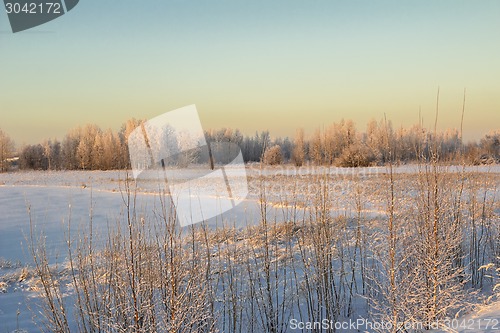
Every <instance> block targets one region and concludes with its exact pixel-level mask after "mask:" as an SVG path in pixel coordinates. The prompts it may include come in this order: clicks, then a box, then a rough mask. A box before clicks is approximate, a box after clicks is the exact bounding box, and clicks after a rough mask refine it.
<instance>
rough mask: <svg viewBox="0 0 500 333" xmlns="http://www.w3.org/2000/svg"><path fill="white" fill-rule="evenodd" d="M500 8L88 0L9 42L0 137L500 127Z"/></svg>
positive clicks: (0, 86) (448, 2) (1, 71)
mask: <svg viewBox="0 0 500 333" xmlns="http://www.w3.org/2000/svg"><path fill="white" fill-rule="evenodd" d="M499 37H500V1H496V0H494V1H488V0H484V1H472V0H470V1H461V0H440V1H435V0H420V1H413V2H410V1H378V0H370V1H368V0H366V1H357V0H346V1H336V0H300V1H298V0H253V1H240V0H143V1H137V0H134V1H132V0H107V1H102V0H83V1H80V3H79V4H78V5H77V6H76V7H75V8H74V9H73V10H72V11H70V12H68V13H67V14H66V15H64V16H62V17H60V18H58V19H56V20H54V21H51V22H49V23H47V24H44V25H41V26H39V27H35V28H33V29H30V30H27V31H24V32H19V33H16V34H14V33H12V31H11V29H10V26H9V22H8V19H7V15H6V13H5V12H1V11H0V128H1V129H2V130H3V131H5V132H7V133H8V134H9V135H10V136H11V137H12V138H13V139H14V140H15V141H16V143H17V144H18V145H21V144H24V143H30V144H31V143H37V142H41V141H42V140H43V139H47V138H59V139H62V138H63V137H64V134H65V133H67V132H68V130H70V129H71V128H74V127H77V126H79V125H84V124H87V123H95V124H98V125H99V126H100V127H101V128H103V129H106V128H112V129H114V130H117V129H119V128H120V126H121V125H122V124H123V123H124V122H125V121H126V120H127V119H130V118H132V117H134V118H138V119H150V118H153V117H155V116H157V115H160V114H162V113H164V112H167V111H170V110H174V109H177V108H180V107H183V106H186V105H190V104H196V106H197V109H198V112H199V115H200V118H201V121H202V125H203V126H204V127H205V128H222V127H231V128H239V129H240V130H241V131H242V132H243V133H245V134H253V133H255V131H257V130H258V131H260V130H265V129H268V130H270V132H271V134H272V135H273V136H293V135H294V133H295V130H296V129H297V128H304V129H305V130H306V133H312V132H313V131H314V129H316V128H323V127H326V126H328V125H329V124H331V123H333V122H337V121H339V120H340V119H342V118H344V119H352V120H354V121H355V123H356V124H357V126H358V129H360V130H364V127H365V125H366V123H367V122H368V121H369V120H370V119H377V120H379V119H382V118H384V115H385V116H386V117H387V118H388V119H390V120H391V121H392V123H393V125H394V126H395V127H400V126H404V127H406V126H410V125H412V124H415V123H417V122H418V120H419V112H420V113H421V115H422V117H423V120H424V125H426V126H428V127H432V126H433V124H434V116H435V112H436V96H437V91H438V89H439V96H440V98H439V122H438V128H439V129H445V128H450V127H451V128H459V127H460V119H461V112H462V104H463V98H464V89H466V95H465V96H466V103H465V123H464V137H465V139H469V140H470V139H478V138H480V137H481V136H482V135H483V134H485V133H486V132H488V131H490V130H494V129H500V38H499Z"/></svg>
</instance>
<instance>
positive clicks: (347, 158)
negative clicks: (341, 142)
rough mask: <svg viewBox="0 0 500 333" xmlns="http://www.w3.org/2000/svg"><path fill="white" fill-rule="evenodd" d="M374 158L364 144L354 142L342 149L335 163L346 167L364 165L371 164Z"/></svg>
mask: <svg viewBox="0 0 500 333" xmlns="http://www.w3.org/2000/svg"><path fill="white" fill-rule="evenodd" d="M375 159H376V158H375V154H374V153H373V152H372V151H371V150H370V148H368V147H367V146H366V145H362V144H354V145H350V146H348V147H346V148H345V149H344V150H343V151H342V154H340V156H339V157H338V158H337V160H336V165H337V166H339V167H347V168H355V167H366V166H370V165H371V164H373V163H374V162H375Z"/></svg>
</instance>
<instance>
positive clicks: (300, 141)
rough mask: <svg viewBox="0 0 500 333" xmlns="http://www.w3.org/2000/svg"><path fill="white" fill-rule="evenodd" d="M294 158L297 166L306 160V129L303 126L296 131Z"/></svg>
mask: <svg viewBox="0 0 500 333" xmlns="http://www.w3.org/2000/svg"><path fill="white" fill-rule="evenodd" d="M293 144H294V146H293V151H292V160H293V163H294V164H295V166H298V167H300V166H302V165H303V164H304V162H305V155H306V151H305V142H304V130H303V129H302V128H300V129H298V130H297V132H296V133H295V140H294V142H293Z"/></svg>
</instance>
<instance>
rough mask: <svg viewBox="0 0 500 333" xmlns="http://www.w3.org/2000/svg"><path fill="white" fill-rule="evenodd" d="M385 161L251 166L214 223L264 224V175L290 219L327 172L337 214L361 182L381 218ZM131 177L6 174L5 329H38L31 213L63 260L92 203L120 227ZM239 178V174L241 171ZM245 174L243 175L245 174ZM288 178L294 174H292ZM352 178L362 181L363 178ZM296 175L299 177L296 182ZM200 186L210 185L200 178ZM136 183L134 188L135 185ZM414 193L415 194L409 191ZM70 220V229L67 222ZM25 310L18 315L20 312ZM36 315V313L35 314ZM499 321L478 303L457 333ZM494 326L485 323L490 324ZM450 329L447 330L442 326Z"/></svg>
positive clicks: (407, 169) (493, 310)
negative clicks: (237, 196) (244, 190)
mask: <svg viewBox="0 0 500 333" xmlns="http://www.w3.org/2000/svg"><path fill="white" fill-rule="evenodd" d="M446 169H447V171H448V172H460V171H461V170H462V167H447V168H446ZM418 171H419V167H418V166H416V165H405V166H398V167H395V168H394V173H396V174H411V173H416V172H418ZM466 171H467V172H477V173H481V172H489V173H500V166H498V165H496V166H478V167H467V168H466ZM387 172H388V169H387V168H386V167H376V168H358V169H349V168H327V169H321V168H313V167H310V166H306V167H303V168H295V167H292V166H284V167H266V168H264V169H261V168H260V166H259V167H257V166H250V167H248V168H247V175H248V179H249V181H250V186H249V190H250V194H249V196H248V197H247V199H246V200H244V202H243V203H242V204H241V205H239V206H237V207H236V208H235V209H233V210H231V211H230V212H227V213H225V214H224V215H223V216H222V217H218V218H214V219H211V220H210V221H208V225H209V226H211V227H212V228H215V227H216V226H217V224H219V223H220V222H221V220H226V221H232V222H233V223H234V224H235V225H236V226H237V227H245V226H246V225H253V224H257V223H259V219H260V209H259V190H260V184H258V182H257V181H256V179H258V177H259V175H264V176H265V178H266V179H265V182H266V183H265V184H266V185H265V187H266V189H267V191H266V192H267V193H266V195H267V199H268V205H269V207H268V208H269V213H268V214H269V218H270V219H272V220H273V221H274V220H276V221H278V222H279V221H283V220H286V219H287V213H286V212H285V211H286V209H287V208H291V207H293V206H299V207H300V205H302V209H300V210H299V212H298V214H299V215H300V214H306V213H307V211H308V210H309V209H310V208H308V202H310V201H308V200H311V197H312V196H313V195H314V193H315V191H317V190H318V189H317V188H313V187H309V186H311V183H310V182H309V179H310V177H311V176H316V175H323V174H325V173H326V174H329V175H330V176H331V193H332V202H333V204H332V205H333V213H332V215H336V216H351V217H353V216H355V214H356V207H354V206H353V205H352V202H353V195H354V194H353V193H354V192H355V190H356V189H358V187H360V186H361V187H362V188H361V192H360V193H361V194H362V195H363V198H364V200H365V205H364V206H363V207H362V210H361V214H362V215H363V216H365V217H367V216H369V217H377V216H383V215H384V214H385V213H384V210H383V206H384V205H385V202H384V201H383V198H381V197H380V195H379V193H378V189H377V184H376V183H374V182H373V181H371V180H373V179H374V177H377V176H378V175H382V174H386V173H387ZM195 173H196V171H193V170H191V171H190V170H187V171H185V172H184V173H183V174H181V175H179V179H183V178H184V177H186V178H188V177H190V176H191V175H192V174H195ZM127 176H128V177H129V178H130V177H131V174H128V173H126V172H124V171H57V172H54V171H46V172H39V171H28V172H16V173H4V174H0V332H1V333H3V332H13V331H14V330H15V329H16V328H17V326H18V325H17V323H19V328H20V329H24V330H26V331H28V332H35V331H38V328H37V327H36V325H35V323H34V321H37V319H35V320H33V319H32V317H33V315H32V312H31V310H30V309H29V307H31V308H32V309H33V310H35V311H37V310H36V309H37V306H36V304H37V301H38V299H37V298H34V297H33V292H32V291H30V289H31V288H32V287H33V286H32V284H30V283H29V280H22V281H20V280H19V279H16V277H19V276H20V275H21V274H22V268H23V267H25V266H26V265H29V264H30V263H32V258H31V256H30V254H29V247H28V243H29V242H28V241H27V240H28V238H29V235H30V215H31V219H32V223H33V226H34V230H35V235H36V236H37V238H38V237H43V239H44V240H45V242H46V246H47V250H48V255H49V260H50V262H51V263H56V262H58V263H63V262H64V261H65V259H66V258H65V254H66V239H67V235H68V231H71V235H72V236H73V237H76V235H77V234H78V233H79V232H82V231H84V230H86V229H87V228H88V226H89V212H90V208H92V218H93V223H94V224H93V228H94V232H95V234H96V235H98V238H99V237H102V238H104V237H105V235H106V233H107V228H108V227H110V226H111V227H115V226H116V225H117V221H118V219H119V217H120V216H121V214H123V213H124V203H123V200H124V196H123V195H124V192H123V191H124V189H125V182H124V180H125V178H126V177H127ZM237 176H238V175H237ZM239 176H241V177H243V175H239ZM288 176H293V177H292V178H288ZM352 177H355V178H357V179H359V178H361V179H362V180H364V181H363V182H361V183H362V184H358V183H357V182H356V181H355V180H353V178H352ZM292 179H293V181H292ZM197 186H204V185H203V184H202V183H197ZM294 186H296V189H297V198H296V201H293V202H289V201H288V199H286V197H287V195H290V194H291V193H292V191H293V188H294ZM134 189H135V188H134ZM136 189H137V194H136V195H137V205H136V207H137V208H138V209H139V211H143V212H144V214H148V213H147V212H150V211H151V210H152V209H155V208H158V205H159V196H158V195H157V192H158V184H155V183H154V182H151V183H150V184H147V183H141V184H138V187H137V188H136ZM410 195H411V193H410ZM70 222H71V230H69V229H68V228H69V227H68V225H69V224H70ZM18 311H19V315H18ZM35 313H36V312H35ZM499 319H500V302H498V303H494V304H491V305H488V306H484V307H480V308H478V310H477V311H476V312H474V313H472V314H468V315H466V316H464V317H462V318H460V320H466V324H469V321H470V323H472V324H473V325H476V326H472V330H467V329H469V325H466V328H458V330H457V332H468V331H469V332H496V331H498V330H500V323H499V324H498V325H497V326H496V327H494V326H493V325H494V320H499ZM487 323H488V324H489V325H486V324H487ZM436 332H444V331H436Z"/></svg>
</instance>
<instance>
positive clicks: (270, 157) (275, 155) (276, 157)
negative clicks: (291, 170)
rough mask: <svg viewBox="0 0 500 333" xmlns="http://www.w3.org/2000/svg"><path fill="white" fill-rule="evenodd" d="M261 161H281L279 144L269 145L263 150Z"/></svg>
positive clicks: (270, 163)
mask: <svg viewBox="0 0 500 333" xmlns="http://www.w3.org/2000/svg"><path fill="white" fill-rule="evenodd" d="M263 162H264V163H265V164H269V165H277V164H281V163H282V162H283V155H282V153H281V147H280V146H279V145H274V146H272V147H269V148H267V149H266V151H265V152H264V159H263Z"/></svg>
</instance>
